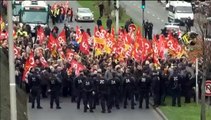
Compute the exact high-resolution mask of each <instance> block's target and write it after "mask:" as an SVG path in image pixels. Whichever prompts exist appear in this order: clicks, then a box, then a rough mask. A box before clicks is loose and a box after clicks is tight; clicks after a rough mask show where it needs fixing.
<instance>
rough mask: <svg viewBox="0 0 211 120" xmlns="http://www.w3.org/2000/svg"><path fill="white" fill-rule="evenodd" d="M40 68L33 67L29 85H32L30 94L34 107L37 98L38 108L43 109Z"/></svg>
mask: <svg viewBox="0 0 211 120" xmlns="http://www.w3.org/2000/svg"><path fill="white" fill-rule="evenodd" d="M37 72H38V70H37V69H36V70H35V69H34V68H32V69H31V74H30V75H29V77H28V80H29V87H30V95H31V99H32V106H31V107H32V108H34V105H35V99H36V101H37V109H42V107H41V106H40V78H39V77H38V75H37Z"/></svg>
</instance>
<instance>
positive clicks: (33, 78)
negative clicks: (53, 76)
mask: <svg viewBox="0 0 211 120" xmlns="http://www.w3.org/2000/svg"><path fill="white" fill-rule="evenodd" d="M28 80H29V81H28V82H29V86H30V88H31V89H33V88H39V87H40V82H41V81H40V79H39V77H38V76H37V74H36V73H32V74H30V75H29V77H28Z"/></svg>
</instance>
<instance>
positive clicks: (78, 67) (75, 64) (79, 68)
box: [71, 60, 85, 76]
mask: <svg viewBox="0 0 211 120" xmlns="http://www.w3.org/2000/svg"><path fill="white" fill-rule="evenodd" d="M71 68H72V69H74V70H75V75H76V76H78V75H79V74H80V71H82V70H84V69H85V66H84V65H82V64H81V63H79V62H77V61H76V60H72V61H71Z"/></svg>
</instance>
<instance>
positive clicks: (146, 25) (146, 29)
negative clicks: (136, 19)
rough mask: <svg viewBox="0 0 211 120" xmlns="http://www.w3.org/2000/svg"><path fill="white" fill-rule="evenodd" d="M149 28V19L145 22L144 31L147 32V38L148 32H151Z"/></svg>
mask: <svg viewBox="0 0 211 120" xmlns="http://www.w3.org/2000/svg"><path fill="white" fill-rule="evenodd" d="M148 28H149V22H148V20H147V21H146V22H144V33H145V34H144V36H145V38H147V37H148V34H149V30H148Z"/></svg>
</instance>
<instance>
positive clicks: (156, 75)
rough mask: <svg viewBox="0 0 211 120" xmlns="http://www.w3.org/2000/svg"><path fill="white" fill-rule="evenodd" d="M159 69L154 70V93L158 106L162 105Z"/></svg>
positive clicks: (155, 102)
mask: <svg viewBox="0 0 211 120" xmlns="http://www.w3.org/2000/svg"><path fill="white" fill-rule="evenodd" d="M159 74H160V73H159V71H157V70H153V71H152V85H151V87H152V95H153V100H154V107H158V106H159V105H160V76H159Z"/></svg>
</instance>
